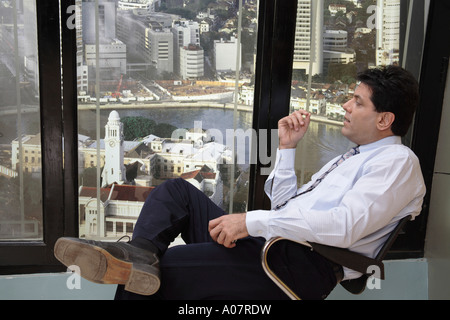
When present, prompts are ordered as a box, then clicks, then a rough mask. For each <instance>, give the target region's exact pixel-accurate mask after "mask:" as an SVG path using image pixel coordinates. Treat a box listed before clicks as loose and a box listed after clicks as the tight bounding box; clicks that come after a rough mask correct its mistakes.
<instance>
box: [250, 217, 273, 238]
mask: <svg viewBox="0 0 450 320" xmlns="http://www.w3.org/2000/svg"><path fill="white" fill-rule="evenodd" d="M270 213H271V211H267V210H254V211H249V212H247V215H246V219H245V224H246V226H247V231H248V234H249V235H250V236H252V237H263V238H265V239H266V240H267V239H268V238H269V236H268V235H269V219H270V218H269V216H270Z"/></svg>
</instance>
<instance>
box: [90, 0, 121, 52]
mask: <svg viewBox="0 0 450 320" xmlns="http://www.w3.org/2000/svg"><path fill="white" fill-rule="evenodd" d="M95 7H96V2H95V1H94V0H83V2H82V12H83V22H82V23H83V41H84V43H85V44H92V43H95V39H96V28H95V27H96V25H97V22H96V12H95V11H96V8H95ZM98 33H99V41H100V43H101V42H102V41H103V40H105V39H106V40H107V41H110V40H111V39H114V38H116V2H115V0H99V4H98Z"/></svg>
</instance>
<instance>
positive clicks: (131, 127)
mask: <svg viewBox="0 0 450 320" xmlns="http://www.w3.org/2000/svg"><path fill="white" fill-rule="evenodd" d="M122 123H123V135H124V139H125V140H128V141H132V140H135V139H139V138H143V137H146V136H148V135H149V134H151V133H153V132H154V131H155V127H156V122H155V121H153V120H152V119H147V118H144V117H125V118H123V119H122Z"/></svg>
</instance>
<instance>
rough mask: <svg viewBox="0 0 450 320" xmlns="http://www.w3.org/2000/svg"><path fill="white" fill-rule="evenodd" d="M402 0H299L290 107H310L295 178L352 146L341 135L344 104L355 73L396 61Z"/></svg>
mask: <svg viewBox="0 0 450 320" xmlns="http://www.w3.org/2000/svg"><path fill="white" fill-rule="evenodd" d="M400 3H401V2H400V0H378V1H372V0H362V1H333V0H298V9H297V27H296V36H295V49H294V64H293V79H292V80H293V82H292V91H291V111H294V110H298V109H305V110H308V111H310V112H311V113H312V122H311V126H310V130H309V133H308V134H307V135H306V136H305V139H303V140H302V142H301V143H300V144H299V146H298V148H299V152H298V153H297V159H296V162H297V163H296V168H297V177H298V180H299V183H302V184H303V183H305V182H308V181H309V180H310V177H311V175H312V174H313V173H315V172H317V170H319V169H320V168H321V167H322V166H323V165H325V164H326V163H327V162H328V161H329V160H331V159H332V158H333V157H335V156H337V155H339V154H343V153H345V152H346V151H347V150H348V149H349V148H350V147H351V142H350V141H348V140H347V139H346V138H345V137H344V136H342V135H341V128H342V125H343V117H344V115H345V111H344V110H343V108H342V105H343V104H344V103H345V102H346V101H347V100H349V99H350V98H351V97H352V95H353V93H354V89H355V87H356V75H357V73H358V72H360V71H363V70H365V69H367V68H371V67H374V66H381V65H389V64H400V57H401V53H400V38H401V36H402V35H401V28H400V12H401V11H400V9H401V7H400V5H401V4H400ZM403 36H405V35H403Z"/></svg>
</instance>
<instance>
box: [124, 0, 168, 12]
mask: <svg viewBox="0 0 450 320" xmlns="http://www.w3.org/2000/svg"><path fill="white" fill-rule="evenodd" d="M159 3H160V0H119V1H118V3H117V9H118V10H145V11H148V12H155V4H159Z"/></svg>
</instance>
